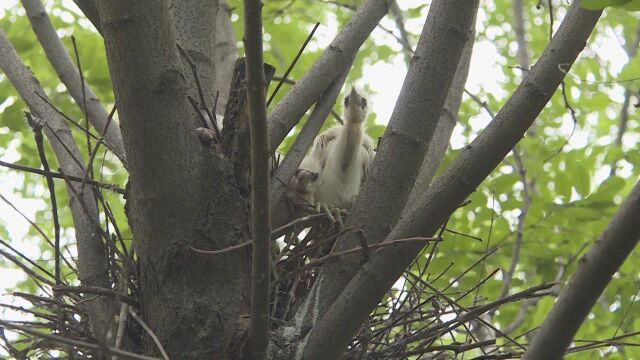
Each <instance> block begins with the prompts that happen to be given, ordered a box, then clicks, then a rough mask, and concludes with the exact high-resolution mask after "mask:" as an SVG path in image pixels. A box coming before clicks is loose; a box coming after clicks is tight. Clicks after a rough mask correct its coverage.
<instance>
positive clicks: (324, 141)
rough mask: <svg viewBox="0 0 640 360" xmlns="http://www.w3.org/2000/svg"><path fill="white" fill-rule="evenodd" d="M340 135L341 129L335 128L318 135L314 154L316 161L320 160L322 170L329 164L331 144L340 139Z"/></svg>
mask: <svg viewBox="0 0 640 360" xmlns="http://www.w3.org/2000/svg"><path fill="white" fill-rule="evenodd" d="M339 133H340V128H339V127H337V126H334V127H332V128H329V129H328V130H326V131H325V132H323V133H322V134H320V135H318V137H317V138H316V141H315V144H314V146H313V150H312V154H313V156H314V157H315V158H316V159H318V161H319V162H320V164H321V166H322V168H324V165H325V163H326V162H327V157H328V156H329V144H330V143H331V142H332V141H334V140H335V139H337V138H338V134H339Z"/></svg>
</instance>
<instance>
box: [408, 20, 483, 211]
mask: <svg viewBox="0 0 640 360" xmlns="http://www.w3.org/2000/svg"><path fill="white" fill-rule="evenodd" d="M474 40H475V21H474V22H473V25H472V30H471V35H470V36H469V40H468V41H467V43H466V44H465V45H464V50H463V51H462V57H461V58H460V63H459V64H458V69H457V70H456V75H455V77H454V78H453V82H452V83H451V88H449V94H448V95H447V101H446V102H445V103H444V111H443V112H442V115H440V119H439V120H438V126H437V127H436V130H435V132H434V133H433V137H432V138H431V142H430V143H429V149H428V150H427V153H426V154H425V156H424V161H423V162H422V166H420V173H419V174H418V177H417V178H416V181H415V183H414V184H413V189H412V190H411V194H410V195H409V200H408V201H407V206H412V205H413V204H414V201H413V200H414V199H418V198H419V197H420V194H422V193H424V192H425V191H427V189H428V188H429V184H431V181H432V180H433V177H434V176H435V174H436V171H438V167H439V166H440V163H441V162H442V159H443V158H444V154H445V153H446V151H447V148H449V140H450V139H451V134H452V133H453V128H454V127H455V126H456V124H457V122H458V115H457V114H458V111H459V110H460V103H461V102H462V94H463V93H464V85H465V84H466V82H467V76H468V75H469V65H470V64H471V55H472V53H473V44H474Z"/></svg>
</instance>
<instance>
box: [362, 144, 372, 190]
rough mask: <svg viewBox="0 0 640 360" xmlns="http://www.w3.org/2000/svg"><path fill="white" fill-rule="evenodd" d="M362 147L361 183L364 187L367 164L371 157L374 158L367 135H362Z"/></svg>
mask: <svg viewBox="0 0 640 360" xmlns="http://www.w3.org/2000/svg"><path fill="white" fill-rule="evenodd" d="M362 147H363V148H364V150H365V152H364V154H363V155H364V161H362V182H361V184H362V185H364V181H365V179H366V178H367V173H368V170H369V164H370V163H371V161H373V157H374V156H375V151H373V140H372V139H371V137H370V136H369V135H367V134H364V138H363V139H362Z"/></svg>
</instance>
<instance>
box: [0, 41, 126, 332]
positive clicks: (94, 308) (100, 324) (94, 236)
mask: <svg viewBox="0 0 640 360" xmlns="http://www.w3.org/2000/svg"><path fill="white" fill-rule="evenodd" d="M0 68H2V70H3V71H4V73H5V74H6V75H7V77H8V78H9V81H10V82H11V84H13V86H14V87H15V88H16V90H17V91H18V93H19V94H20V96H21V97H22V98H23V99H24V101H25V102H26V103H27V104H28V105H29V108H30V109H31V111H32V112H33V113H34V114H36V115H37V116H38V117H40V118H41V119H42V120H44V121H45V122H46V123H47V124H48V126H45V128H44V132H45V135H46V136H47V139H49V143H50V144H51V147H52V149H53V151H54V153H55V154H56V158H57V159H58V164H59V165H60V168H61V169H62V171H63V172H64V173H65V175H71V176H76V177H79V178H83V177H84V175H85V168H84V164H83V160H82V155H81V153H80V150H79V149H78V146H77V145H76V143H75V140H74V139H73V136H72V135H71V130H70V129H69V126H68V125H67V123H66V120H65V119H64V118H63V117H62V116H61V115H60V114H58V113H57V112H56V111H55V110H54V109H52V108H51V107H50V106H49V105H48V104H47V103H45V102H44V101H43V100H42V99H41V98H40V97H38V96H37V95H36V93H38V94H40V95H42V96H43V97H46V95H45V92H44V90H43V89H42V87H41V86H40V83H39V82H38V79H36V78H35V76H34V75H33V73H32V72H31V70H29V69H28V68H27V67H26V66H25V65H24V63H23V62H22V60H21V59H20V57H19V56H18V54H17V53H16V51H15V49H14V48H13V46H11V44H10V43H9V40H8V39H7V38H6V36H5V34H4V32H3V31H2V29H0ZM72 189H73V190H72ZM67 190H68V195H69V207H70V209H71V216H72V218H73V224H74V228H75V232H76V242H77V247H78V277H79V278H80V282H81V284H82V285H83V286H95V287H101V288H109V287H110V282H109V277H108V275H107V259H106V250H105V247H104V244H103V242H102V240H101V238H100V236H99V235H98V230H97V228H98V226H99V224H100V222H99V218H98V209H97V206H96V199H95V197H94V196H93V192H91V191H90V190H88V189H85V191H84V192H83V191H82V189H81V183H77V182H74V183H67ZM74 191H75V193H77V194H79V195H80V197H81V198H80V199H78V198H76V196H75V195H74V194H73V192H74ZM83 205H84V206H83ZM85 210H86V211H85ZM89 297H91V295H89ZM85 305H86V308H87V312H88V314H89V320H90V323H91V326H92V330H93V333H94V334H95V335H96V336H97V337H98V338H99V339H104V336H105V334H106V333H107V330H108V328H109V326H110V325H109V323H110V322H111V315H112V314H111V312H112V311H113V310H115V308H113V307H112V304H111V302H110V301H109V300H108V299H107V298H104V297H98V298H96V299H95V300H93V301H87V302H86V303H85Z"/></svg>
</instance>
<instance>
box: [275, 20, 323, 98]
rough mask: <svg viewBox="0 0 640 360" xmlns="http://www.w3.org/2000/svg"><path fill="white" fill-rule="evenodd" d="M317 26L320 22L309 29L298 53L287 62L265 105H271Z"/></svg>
mask: <svg viewBox="0 0 640 360" xmlns="http://www.w3.org/2000/svg"><path fill="white" fill-rule="evenodd" d="M318 26H320V23H319V22H317V23H316V25H315V26H314V27H313V29H312V30H311V32H310V33H309V35H308V36H307V38H306V39H305V40H304V43H303V44H302V46H301V47H300V49H298V53H297V54H296V56H295V57H294V58H293V61H292V62H291V64H289V67H288V68H287V71H285V72H284V75H283V76H282V79H281V80H280V82H279V83H278V85H277V86H276V88H275V89H274V90H273V92H272V93H271V96H270V97H269V100H268V101H267V107H269V105H271V101H273V98H274V97H275V96H276V94H277V93H278V90H280V87H282V84H283V83H284V82H285V80H286V79H287V76H289V73H290V72H291V70H293V68H294V67H295V66H296V63H297V62H298V59H300V55H302V52H303V51H304V49H305V48H306V47H307V44H309V41H311V39H312V38H313V34H314V33H315V32H316V30H317V29H318Z"/></svg>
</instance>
